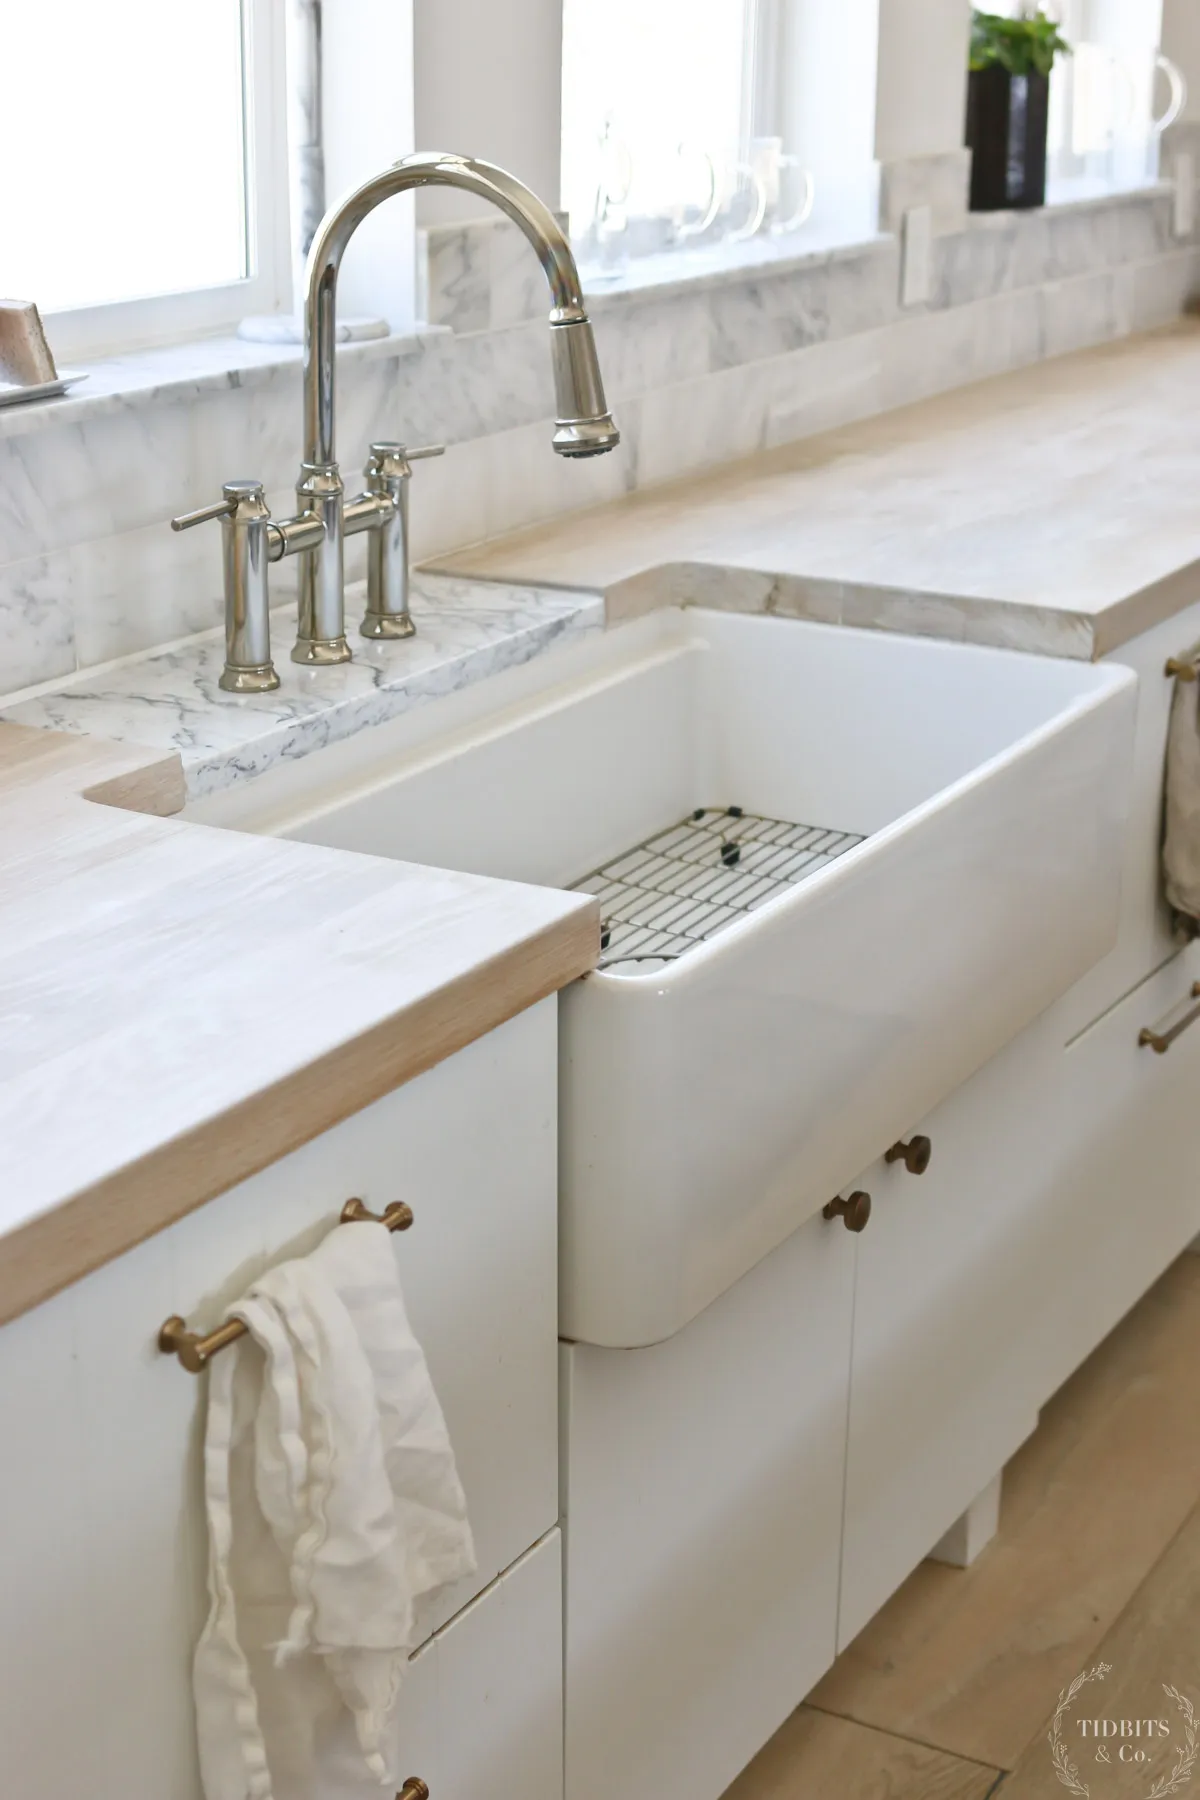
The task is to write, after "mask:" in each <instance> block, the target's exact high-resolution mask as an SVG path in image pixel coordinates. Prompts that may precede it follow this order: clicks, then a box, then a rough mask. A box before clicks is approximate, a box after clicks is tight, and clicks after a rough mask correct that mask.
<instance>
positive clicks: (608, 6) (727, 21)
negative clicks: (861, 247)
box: [563, 0, 812, 259]
mask: <svg viewBox="0 0 1200 1800" xmlns="http://www.w3.org/2000/svg"><path fill="white" fill-rule="evenodd" d="M777 24H778V9H777V6H776V4H775V0H653V4H649V5H647V4H646V0H565V5H564V9H563V202H564V205H565V206H566V207H567V210H568V212H569V214H570V219H571V230H572V234H573V236H574V237H575V238H576V239H577V240H578V241H579V242H580V243H581V245H582V246H583V248H584V251H585V253H586V252H587V251H588V250H589V249H590V250H591V251H593V252H594V253H595V254H596V255H597V256H598V257H600V258H601V259H603V257H604V255H605V253H606V251H607V250H610V249H611V248H612V247H613V246H614V245H615V246H616V247H617V249H618V250H619V251H620V252H621V253H625V252H628V253H632V254H635V255H636V254H639V253H643V252H650V251H655V250H661V249H665V248H668V247H670V246H672V245H679V244H683V243H692V242H711V241H712V240H713V239H714V238H715V237H718V236H726V237H729V236H732V237H735V238H744V237H749V236H752V235H754V234H755V233H756V232H758V231H760V230H764V229H771V228H772V227H773V226H774V227H779V226H782V225H788V224H796V223H798V222H799V216H800V215H802V214H806V213H807V212H808V211H809V210H811V197H812V190H811V182H810V180H809V178H808V177H807V176H806V175H805V174H804V172H803V171H802V170H800V169H799V168H798V166H797V159H795V158H793V157H789V156H788V155H787V154H786V151H785V146H784V144H783V142H782V140H781V139H780V138H778V137H773V136H772V135H771V131H772V128H773V125H774V120H773V117H772V116H771V114H772V111H773V108H772V103H771V98H770V97H769V93H768V90H769V87H770V81H769V71H770V67H771V63H772V61H773V57H774V53H775V51H776V49H777V47H778V31H777Z"/></svg>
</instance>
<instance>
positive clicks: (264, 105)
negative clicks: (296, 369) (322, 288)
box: [0, 0, 290, 361]
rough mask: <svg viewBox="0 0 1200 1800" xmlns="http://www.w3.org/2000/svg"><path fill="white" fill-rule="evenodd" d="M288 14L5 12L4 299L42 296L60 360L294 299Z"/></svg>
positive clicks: (129, 0) (74, 5) (80, 1)
mask: <svg viewBox="0 0 1200 1800" xmlns="http://www.w3.org/2000/svg"><path fill="white" fill-rule="evenodd" d="M277 10H278V9H277V8H276V7H275V6H273V5H272V4H271V3H270V0H205V5H204V6H203V7H196V6H188V7H185V6H182V5H177V4H163V0H121V4H120V5H119V6H107V7H106V6H97V5H95V3H94V0H45V4H43V5H41V6H27V7H11V8H9V9H8V10H7V12H6V16H5V23H4V62H5V67H6V68H7V69H8V70H9V71H10V72H12V73H13V75H14V79H12V80H11V81H10V82H9V83H8V84H7V86H8V91H7V92H6V94H5V99H4V106H3V108H2V109H0V159H2V162H3V167H4V168H5V170H6V177H5V197H4V209H3V221H4V223H3V239H2V242H0V269H2V270H3V287H4V290H5V292H7V293H9V294H15V295H19V296H20V297H22V298H24V299H30V300H34V301H36V302H37V304H38V306H39V308H40V309H41V311H42V313H43V315H44V317H45V319H46V324H47V330H48V335H49V337H50V340H51V343H52V346H53V348H54V350H55V354H56V356H57V357H58V359H59V360H60V361H61V360H63V358H64V357H66V358H69V357H71V356H78V355H80V354H81V353H84V352H90V351H93V350H96V349H101V348H117V347H120V346H121V345H123V344H129V343H133V342H136V343H147V342H152V341H163V340H165V339H168V338H170V337H178V336H182V335H186V334H187V333H189V332H191V333H195V332H201V331H205V330H217V329H220V328H221V327H222V326H232V325H233V324H235V323H236V321H237V320H238V319H239V318H240V317H241V316H242V315H243V314H245V313H247V312H253V311H257V312H270V311H274V310H277V309H278V308H279V307H280V306H281V305H285V304H286V303H287V302H288V300H289V298H290V292H289V287H288V282H289V275H288V254H287V240H288V228H287V204H286V191H287V190H286V172H285V171H286V149H285V146H284V145H281V144H280V143H279V142H278V140H279V138H280V137H281V135H282V132H281V127H282V114H283V107H282V105H281V104H280V101H281V100H282V81H283V67H282V64H283V45H282V33H281V31H280V29H279V26H280V21H279V19H278V18H277V17H276V16H275V14H276V11H277ZM48 34H49V35H50V36H51V37H52V39H53V51H52V54H50V53H49V52H48V49H47V44H46V38H47V35H48ZM22 69H24V70H40V71H43V72H44V73H43V74H42V75H41V76H39V78H38V79H26V80H21V79H18V78H16V75H15V72H16V71H18V70H22ZM22 170H25V171H28V178H27V179H25V178H23V177H22V175H21V173H20V172H21V171H22Z"/></svg>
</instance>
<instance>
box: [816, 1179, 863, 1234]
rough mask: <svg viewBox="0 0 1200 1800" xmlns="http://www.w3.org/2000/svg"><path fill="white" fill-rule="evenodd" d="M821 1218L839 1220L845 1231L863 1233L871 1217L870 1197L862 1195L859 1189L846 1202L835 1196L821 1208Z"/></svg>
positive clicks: (837, 1195) (839, 1196) (838, 1195)
mask: <svg viewBox="0 0 1200 1800" xmlns="http://www.w3.org/2000/svg"><path fill="white" fill-rule="evenodd" d="M821 1217H822V1218H823V1219H840V1220H841V1221H842V1224H843V1225H844V1226H845V1227H846V1230H847V1231H865V1230H866V1229H867V1222H868V1220H869V1219H870V1217H871V1196H870V1194H864V1193H863V1191H862V1189H861V1188H860V1189H859V1190H858V1192H857V1193H855V1194H851V1196H850V1198H849V1199H848V1200H843V1199H842V1196H841V1195H840V1194H835V1195H834V1197H833V1199H832V1200H831V1201H830V1202H829V1204H828V1205H827V1206H823V1207H822V1208H821Z"/></svg>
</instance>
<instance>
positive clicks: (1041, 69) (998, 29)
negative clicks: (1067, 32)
mask: <svg viewBox="0 0 1200 1800" xmlns="http://www.w3.org/2000/svg"><path fill="white" fill-rule="evenodd" d="M1070 54H1071V46H1070V44H1068V42H1067V40H1066V39H1065V38H1064V37H1063V36H1062V35H1061V33H1060V32H1059V29H1058V26H1057V25H1056V24H1055V22H1054V20H1053V19H1049V18H1047V17H1046V14H1045V13H1044V12H1043V11H1042V9H1041V7H1040V6H1039V7H1038V10H1037V11H1036V12H1035V13H1034V14H1032V16H1029V17H1026V18H1023V19H1007V18H1005V17H1004V15H1003V14H1002V13H990V12H981V11H979V10H978V9H976V10H975V11H974V12H972V14H971V49H970V67H971V68H972V69H975V70H980V69H1004V70H1006V71H1007V73H1008V74H1009V75H1049V73H1050V71H1051V69H1052V68H1053V67H1054V59H1055V57H1056V56H1060V55H1061V56H1069V55H1070Z"/></svg>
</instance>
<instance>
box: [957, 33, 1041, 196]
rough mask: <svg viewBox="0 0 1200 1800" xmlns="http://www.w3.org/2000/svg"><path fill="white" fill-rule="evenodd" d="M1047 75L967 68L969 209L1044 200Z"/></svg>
mask: <svg viewBox="0 0 1200 1800" xmlns="http://www.w3.org/2000/svg"><path fill="white" fill-rule="evenodd" d="M1049 107H1050V77H1049V76H1048V75H1010V74H1009V73H1008V72H1007V70H1005V69H996V68H992V69H972V70H971V74H970V77H969V80H968V84H967V147H968V149H969V150H971V152H972V157H971V211H972V212H998V211H999V210H1000V209H1001V208H1003V207H1008V206H1044V205H1045V202H1046V121H1047V117H1048V115H1049Z"/></svg>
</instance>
